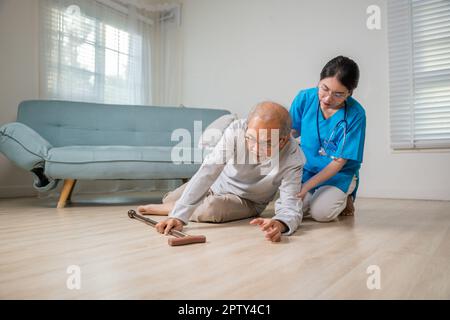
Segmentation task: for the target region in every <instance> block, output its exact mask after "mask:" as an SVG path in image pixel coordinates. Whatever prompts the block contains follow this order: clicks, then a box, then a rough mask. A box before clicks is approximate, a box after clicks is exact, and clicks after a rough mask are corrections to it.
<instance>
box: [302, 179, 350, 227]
mask: <svg viewBox="0 0 450 320" xmlns="http://www.w3.org/2000/svg"><path fill="white" fill-rule="evenodd" d="M355 187H356V177H353V180H352V182H351V183H350V186H349V188H348V190H347V192H346V193H345V192H343V191H342V190H341V189H339V188H337V187H334V186H323V187H320V188H318V189H317V190H316V191H315V192H314V193H311V192H308V193H307V194H306V196H305V198H304V199H303V213H304V214H305V216H309V215H310V216H311V217H312V218H313V219H314V220H316V221H320V222H329V221H332V220H334V219H336V218H337V216H339V215H340V214H341V212H342V211H343V210H344V209H345V206H346V205H347V197H348V196H349V195H351V194H352V193H353V191H354V190H355Z"/></svg>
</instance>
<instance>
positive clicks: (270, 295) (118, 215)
mask: <svg viewBox="0 0 450 320" xmlns="http://www.w3.org/2000/svg"><path fill="white" fill-rule="evenodd" d="M157 196H158V195H152V197H154V198H155V199H156V200H157V199H158V198H157ZM95 197H97V201H92V200H90V199H89V198H87V197H86V196H85V197H80V196H78V197H77V196H75V197H74V201H75V202H77V204H76V205H75V206H73V207H68V208H65V209H55V208H53V206H54V205H55V201H56V199H34V198H21V199H6V200H5V199H3V200H0V229H1V232H0V298H2V299H10V298H19V299H23V298H25V299H29V298H31V299H36V298H42V299H55V298H62V299H85V298H87V299H323V298H326V299H349V298H350V299H380V298H382V299H434V298H436V299H450V202H439V201H405V200H383V199H358V201H357V205H356V209H357V216H356V217H355V218H340V220H339V221H337V222H333V223H328V224H323V223H317V222H314V221H311V220H309V219H305V220H304V223H303V224H302V227H301V228H300V229H299V230H298V231H297V232H296V233H295V234H294V235H293V236H291V237H285V238H284V239H283V241H282V242H281V243H277V244H273V243H270V242H268V241H266V240H265V239H264V238H263V235H262V233H261V232H260V231H259V229H258V228H256V227H253V226H250V225H248V220H245V221H240V222H232V223H227V224H222V225H215V224H194V223H192V224H190V225H189V227H188V228H187V229H186V230H187V231H188V232H190V233H191V234H204V235H206V237H207V239H208V242H207V243H206V244H197V245H191V246H185V247H170V246H168V245H167V238H166V237H165V236H162V235H159V234H157V233H156V232H155V231H154V230H153V228H151V227H150V226H147V225H145V224H142V223H140V222H138V221H133V220H130V219H129V218H128V217H127V214H126V213H127V210H128V209H130V208H136V206H137V204H139V203H142V202H146V199H147V200H148V199H149V198H148V197H147V198H146V199H143V198H142V195H138V196H136V195H134V194H128V195H126V194H125V195H122V196H121V197H115V198H111V197H109V198H108V197H105V198H102V200H98V195H96V196H95ZM152 197H150V198H152ZM102 201H103V202H104V203H102ZM271 212H273V209H272V210H270V209H269V210H267V212H266V213H265V214H267V215H270V213H271ZM70 265H77V266H79V267H80V268H81V269H80V270H81V289H80V290H69V289H68V288H67V286H66V281H67V279H68V277H69V274H67V273H66V271H67V268H68V266H70ZM371 265H376V266H378V267H379V268H380V271H381V278H380V279H381V289H379V290H377V289H374V290H369V289H368V287H367V279H368V277H369V276H370V275H369V274H368V273H367V268H368V267H369V266H371Z"/></svg>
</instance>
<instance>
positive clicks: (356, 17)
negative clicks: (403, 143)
mask: <svg viewBox="0 0 450 320" xmlns="http://www.w3.org/2000/svg"><path fill="white" fill-rule="evenodd" d="M37 2H38V1H36V0H0V125H2V124H4V123H7V122H10V121H14V119H15V117H16V112H17V105H18V103H19V102H20V101H22V100H25V99H34V98H38V49H39V47H38V5H37ZM370 4H377V5H379V6H380V7H381V8H382V30H380V31H369V30H367V28H366V27H365V23H366V17H367V16H366V8H367V6H368V5H370ZM385 6H386V3H385V0H340V1H332V0H314V1H313V0H311V1H309V0H308V1H306V0H305V1H301V0H226V1H225V0H184V1H183V18H182V28H183V35H184V70H183V74H184V76H183V104H185V105H191V106H208V107H216V108H227V109H230V110H232V111H234V112H236V113H238V114H239V115H240V116H244V115H245V114H246V113H247V112H248V110H249V108H250V107H251V106H252V105H254V104H255V103H256V102H258V101H260V100H263V99H273V100H276V101H279V102H281V103H283V104H284V105H286V106H289V105H290V103H291V101H292V99H293V97H294V96H295V94H296V93H297V92H298V90H300V89H301V88H306V87H310V86H314V85H316V83H317V81H318V76H319V72H320V69H321V68H322V66H323V65H324V63H326V62H327V61H328V60H329V59H330V58H332V57H333V56H335V55H338V54H345V55H348V56H350V57H353V58H354V59H355V60H356V61H357V62H358V63H359V65H360V68H361V72H362V75H361V82H360V87H359V88H358V89H357V91H356V92H355V97H356V98H357V99H358V100H360V101H361V102H362V103H363V105H364V106H365V108H366V112H367V126H368V127H367V139H366V152H365V161H364V164H363V168H362V170H361V176H362V181H361V189H360V195H361V196H367V197H388V198H418V199H445V200H450V190H449V187H450V183H449V181H450V169H449V164H450V153H449V152H448V151H442V152H438V151H435V152H431V151H423V152H402V153H395V152H393V151H391V150H390V148H389V115H388V57H387V40H386V24H385V21H386V19H385V17H386V13H385ZM33 192H34V191H33V190H32V188H31V176H30V174H29V173H27V172H24V171H23V170H21V169H17V168H14V167H13V165H12V164H11V163H10V162H9V161H8V160H7V159H6V158H5V157H4V156H3V155H1V154H0V197H2V196H12V195H25V194H31V193H33Z"/></svg>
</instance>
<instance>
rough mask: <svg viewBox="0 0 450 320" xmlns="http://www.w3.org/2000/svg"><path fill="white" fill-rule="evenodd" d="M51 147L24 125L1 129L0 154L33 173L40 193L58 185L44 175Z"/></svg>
mask: <svg viewBox="0 0 450 320" xmlns="http://www.w3.org/2000/svg"><path fill="white" fill-rule="evenodd" d="M51 147H52V146H51V144H50V143H49V142H48V141H47V140H45V139H44V138H43V137H42V136H41V135H40V134H39V133H37V132H36V131H34V130H33V129H31V128H30V127H28V126H26V125H25V124H23V123H20V122H12V123H8V124H5V125H4V126H2V127H1V128H0V152H1V153H3V154H4V155H5V156H6V157H7V158H8V159H9V160H11V161H12V162H13V163H14V164H15V165H16V166H18V167H20V168H22V169H25V170H27V171H31V173H32V174H33V176H34V187H35V188H36V189H38V190H40V191H47V190H50V189H53V188H54V187H56V184H57V181H55V180H53V179H51V178H48V177H46V176H45V175H44V174H43V171H44V166H45V160H46V159H47V154H48V150H49V149H50V148H51Z"/></svg>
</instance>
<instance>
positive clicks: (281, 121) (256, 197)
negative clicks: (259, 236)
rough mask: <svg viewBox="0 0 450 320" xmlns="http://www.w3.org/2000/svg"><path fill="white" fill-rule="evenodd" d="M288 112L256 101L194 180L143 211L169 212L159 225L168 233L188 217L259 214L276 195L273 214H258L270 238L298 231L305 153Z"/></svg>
mask: <svg viewBox="0 0 450 320" xmlns="http://www.w3.org/2000/svg"><path fill="white" fill-rule="evenodd" d="M290 132H291V119H290V116H289V113H288V111H287V110H286V109H285V108H284V107H282V106H281V105H279V104H277V103H274V102H262V103H259V104H258V105H256V106H255V107H254V108H253V110H252V111H251V113H250V114H249V116H248V118H247V119H239V120H236V121H234V122H232V123H231V124H230V125H229V126H228V127H227V129H226V130H225V131H224V134H223V136H222V137H221V139H220V140H219V142H218V144H217V145H216V146H215V148H214V149H213V150H212V152H211V153H209V154H208V155H207V156H206V158H205V160H204V161H203V163H202V165H201V167H200V169H199V170H198V171H197V172H196V174H195V175H194V176H193V177H192V179H191V180H190V181H189V182H188V183H185V184H184V185H182V186H181V187H179V188H177V189H175V190H174V191H172V192H169V193H168V194H167V195H166V196H165V197H164V198H163V203H162V204H149V205H145V206H140V207H138V211H139V212H140V213H141V214H153V215H168V216H169V218H168V219H166V220H163V221H161V222H159V223H158V224H157V225H156V229H157V230H158V231H159V232H161V233H165V234H167V233H168V232H169V230H171V229H172V228H175V229H177V230H181V229H182V227H183V225H186V224H187V223H188V221H189V220H190V221H195V222H227V221H232V220H238V219H245V218H250V217H255V216H258V215H259V214H261V213H262V212H263V211H264V209H265V207H266V206H267V204H268V203H269V202H270V201H272V200H273V198H274V197H275V195H276V193H277V191H278V190H279V191H280V197H279V199H277V201H276V202H275V216H274V217H273V218H272V219H263V218H256V219H253V220H252V221H250V224H253V225H259V226H260V228H261V230H262V231H263V232H265V236H266V238H267V239H268V240H270V241H274V242H276V241H280V239H281V235H282V234H286V235H290V234H292V233H293V232H294V231H295V230H296V229H297V228H298V226H299V225H300V223H301V220H302V201H301V199H299V198H298V197H297V195H296V194H297V193H298V192H299V190H300V189H301V178H302V172H303V164H304V161H305V160H304V159H305V158H304V155H303V152H302V151H301V150H300V148H299V146H298V143H297V142H296V140H294V138H292V137H291V134H290Z"/></svg>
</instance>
